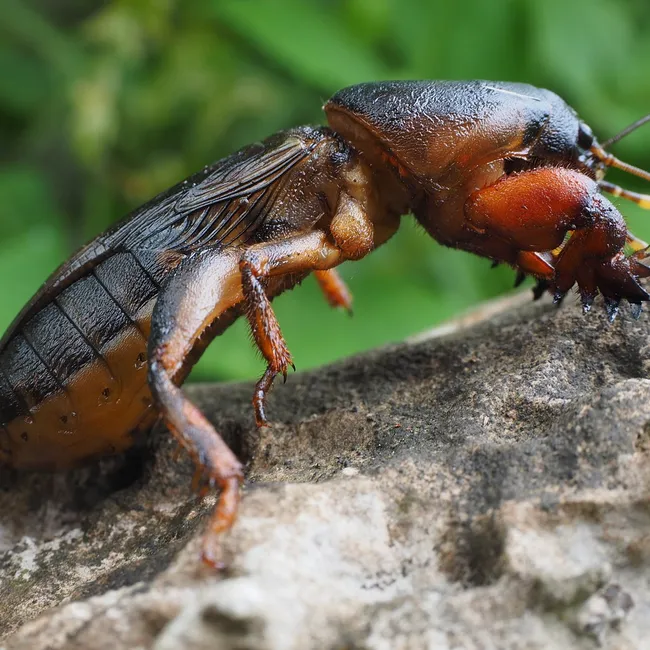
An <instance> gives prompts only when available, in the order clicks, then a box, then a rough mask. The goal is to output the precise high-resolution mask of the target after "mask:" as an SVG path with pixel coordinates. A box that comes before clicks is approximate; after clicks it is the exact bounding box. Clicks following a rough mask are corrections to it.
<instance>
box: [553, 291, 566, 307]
mask: <svg viewBox="0 0 650 650" xmlns="http://www.w3.org/2000/svg"><path fill="white" fill-rule="evenodd" d="M564 296H566V293H564V292H563V291H556V292H555V293H554V294H553V304H554V305H557V306H558V307H559V306H560V305H561V304H562V301H563V300H564Z"/></svg>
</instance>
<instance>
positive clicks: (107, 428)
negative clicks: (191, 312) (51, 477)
mask: <svg viewBox="0 0 650 650" xmlns="http://www.w3.org/2000/svg"><path fill="white" fill-rule="evenodd" d="M139 257H142V258H143V259H142V260H141V259H139ZM147 266H150V265H149V264H148V263H147V256H146V255H142V256H139V255H138V254H137V253H135V254H134V253H131V252H124V253H118V254H116V255H114V256H112V257H110V258H108V259H107V260H105V261H103V262H101V263H100V264H98V265H97V266H96V267H95V268H94V269H92V270H91V271H90V272H89V273H88V274H86V275H85V276H83V277H81V278H80V279H78V280H76V281H75V282H73V283H72V284H71V285H70V286H68V287H66V288H65V289H63V290H62V291H61V292H60V293H59V294H58V295H56V296H55V297H53V298H52V300H51V302H49V303H48V304H47V305H45V306H44V307H43V308H42V309H40V310H39V311H38V312H37V313H36V314H34V315H33V316H32V317H30V318H29V319H28V320H27V321H26V322H25V323H22V324H21V325H20V326H19V327H18V329H17V330H16V332H15V333H14V335H13V336H12V337H11V339H10V340H9V341H8V342H7V344H6V345H5V347H4V349H3V350H2V351H0V417H1V418H2V425H3V429H2V430H0V431H2V433H0V450H2V451H1V452H0V453H2V455H3V456H5V457H6V456H9V459H8V460H9V463H10V464H11V465H13V466H15V467H63V466H69V465H73V464H75V463H76V462H77V461H81V460H84V459H87V458H88V457H92V456H94V455H100V454H106V453H111V452H114V451H119V450H120V449H123V448H125V447H127V446H129V444H130V437H129V436H128V434H129V433H130V432H131V431H132V430H133V429H135V428H137V426H138V425H139V424H140V422H141V421H142V420H143V418H145V417H146V415H147V412H148V411H150V410H151V400H150V397H149V391H148V387H147V383H146V374H147V373H146V365H147V364H146V351H147V338H148V336H149V323H150V319H151V311H152V309H153V303H154V302H155V298H156V296H157V294H158V290H159V278H160V276H161V274H160V273H156V271H157V270H159V269H152V270H148V269H147V268H146V267H147ZM156 275H157V276H158V278H157V277H156ZM107 411H109V412H107ZM107 416H110V417H107Z"/></svg>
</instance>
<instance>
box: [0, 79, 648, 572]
mask: <svg viewBox="0 0 650 650" xmlns="http://www.w3.org/2000/svg"><path fill="white" fill-rule="evenodd" d="M325 112H326V113H327V117H328V121H329V124H330V127H331V128H327V127H319V128H310V127H300V128H296V129H291V130H289V131H285V132H282V133H278V134H276V135H274V136H272V137H271V138H269V139H268V140H266V141H265V142H263V143H261V144H256V145H252V146H250V147H247V148H245V149H242V150H241V151H239V152H237V153H235V154H233V155H231V156H229V157H228V158H226V159H224V160H221V161H219V162H217V163H216V164H214V165H212V166H211V167H209V168H206V169H205V170H204V171H203V172H201V173H199V174H196V175H194V176H192V177H190V178H189V179H187V180H186V181H184V182H182V183H181V184H179V185H177V186H176V187H173V188H172V189H170V190H168V191H167V192H164V193H163V194H161V195H160V196H158V197H156V198H155V199H153V200H152V201H151V202H149V203H148V204H146V205H144V206H143V207H141V208H140V209H138V210H136V211H135V212H134V213H132V214H131V215H130V216H129V217H128V218H127V219H126V220H125V221H123V222H122V223H120V224H118V225H117V226H115V227H113V228H112V229H110V230H109V231H108V232H106V233H104V234H102V235H100V236H99V237H97V238H96V239H95V240H93V241H92V242H91V243H90V244H89V245H88V246H86V247H85V248H83V249H82V250H81V251H79V252H78V253H77V254H76V255H75V256H74V257H72V258H71V259H70V260H69V261H68V262H67V263H66V264H64V265H63V266H62V267H61V268H60V269H58V270H57V271H56V272H55V273H54V275H52V277H51V278H50V279H49V281H48V282H47V283H46V284H45V285H44V287H43V288H42V289H41V290H40V291H39V292H38V293H37V294H36V296H35V297H34V298H33V299H32V301H31V302H30V303H29V304H28V305H27V306H26V307H25V309H24V310H23V311H22V313H21V314H20V315H19V317H18V318H17V319H16V321H15V322H14V324H13V325H12V326H11V328H10V329H9V331H8V332H7V333H6V334H5V336H4V339H3V341H2V343H1V348H0V417H1V428H0V460H2V461H4V462H5V463H7V464H9V465H10V466H13V467H18V468H22V467H28V468H29V467H32V468H48V469H49V468H51V469H56V468H64V467H69V466H72V465H75V464H78V463H80V462H82V461H85V460H87V459H90V458H94V457H97V456H99V455H102V454H110V453H116V452H119V451H122V450H124V449H126V448H128V447H129V446H130V445H131V444H132V442H133V437H134V434H135V433H136V432H137V431H139V430H142V429H145V428H147V427H150V426H151V425H152V423H153V422H154V421H155V420H156V418H157V417H158V416H161V417H162V419H163V420H164V421H165V423H166V424H167V426H168V427H169V429H170V430H171V432H172V433H173V435H174V436H175V437H176V439H177V440H178V441H179V443H180V444H181V445H182V447H184V448H185V449H186V450H187V451H188V452H189V454H190V455H191V457H192V458H193V459H194V461H195V463H196V466H197V473H198V474H197V476H199V477H203V478H205V479H207V481H208V483H209V484H210V485H211V486H214V487H215V488H218V489H219V490H220V496H219V501H218V504H217V507H216V510H215V513H214V515H213V517H212V520H211V522H210V527H209V532H208V534H207V535H206V538H205V545H204V557H205V559H206V560H207V561H209V562H215V561H216V548H217V547H216V543H215V542H216V536H217V534H218V533H220V532H221V531H224V530H226V529H227V528H229V527H230V526H231V525H232V523H233V521H234V519H235V516H236V512H237V505H238V501H239V489H240V483H241V482H242V480H243V472H242V466H241V464H240V462H239V461H238V460H237V458H236V457H235V455H234V454H233V453H232V452H231V451H230V449H229V448H228V447H227V446H226V445H225V444H224V442H223V441H222V439H221V437H220V436H219V434H218V433H217V432H216V431H215V430H214V428H213V427H212V425H211V424H210V423H209V422H208V421H207V420H206V418H205V417H204V416H203V415H202V414H201V412H200V411H199V410H198V409H197V408H196V407H195V406H194V405H193V404H192V403H191V402H190V401H189V400H188V399H187V398H186V397H184V395H183V393H182V392H181V391H180V389H179V385H180V384H181V383H182V382H183V380H184V379H185V378H186V376H187V374H188V372H189V370H190V368H191V367H192V365H193V364H194V363H195V361H196V360H197V359H198V357H199V356H200V355H201V353H202V352H203V350H204V349H205V347H206V346H207V345H208V343H209V342H210V341H211V340H212V339H213V338H214V337H215V336H216V335H218V334H220V333H221V332H223V331H224V330H225V329H226V328H227V327H228V326H229V325H230V324H231V323H232V322H233V321H234V320H235V319H236V318H237V317H238V316H240V315H242V314H245V315H246V317H247V318H248V321H249V323H250V326H251V329H252V332H253V336H254V338H255V341H256V343H257V345H258V346H259V349H260V350H261V352H262V354H263V355H264V357H265V359H266V361H267V363H268V366H267V369H266V372H265V373H264V375H263V377H262V378H261V379H260V381H259V382H258V383H257V386H256V389H255V394H254V398H253V404H254V410H255V419H256V422H257V424H258V425H260V426H261V425H264V424H266V422H267V421H266V416H265V413H264V402H265V397H266V394H267V392H268V390H269V389H270V387H271V384H272V382H273V379H274V377H275V376H276V375H277V374H285V375H286V372H287V369H288V367H289V366H290V365H291V364H292V362H291V356H290V354H289V351H288V349H287V347H286V345H285V342H284V339H283V338H282V334H281V332H280V328H279V326H278V323H277V320H276V318H275V315H274V313H273V310H272V308H271V302H270V301H271V299H272V298H273V297H274V296H276V295H278V294H279V293H281V292H282V291H284V290H285V289H288V288H291V287H293V286H294V285H295V284H296V283H298V282H299V281H300V280H301V279H302V278H304V277H305V276H306V275H307V274H309V273H311V272H314V273H315V274H316V277H317V279H318V282H319V283H320V286H321V287H322V289H323V291H324V293H325V295H326V297H327V298H328V300H329V302H330V303H331V304H333V305H341V306H349V301H350V298H349V294H348V293H347V290H346V288H345V286H344V285H343V283H342V282H341V280H340V279H339V277H338V276H337V275H336V271H335V270H334V269H335V267H336V266H337V265H339V264H340V263H341V262H344V261H346V260H356V259H359V258H361V257H363V256H365V255H367V254H368V253H369V252H370V251H372V250H373V249H375V248H376V247H377V246H379V245H381V244H383V243H384V242H385V241H386V240H387V239H389V238H390V237H391V236H392V235H393V233H394V232H395V231H396V230H397V228H398V226H399V223H400V218H401V215H403V214H406V213H408V212H412V213H413V214H414V215H415V217H416V219H417V220H418V221H419V222H420V223H421V224H422V225H423V226H424V228H425V229H426V230H427V231H428V232H429V233H430V234H431V235H432V236H433V237H434V238H435V239H437V240H438V241H440V242H442V243H443V244H446V245H448V246H453V247H456V248H461V249H464V250H468V251H472V252H474V253H477V254H479V255H483V256H485V257H488V258H490V259H492V260H494V261H497V262H505V263H508V264H510V265H512V266H513V267H514V268H515V269H517V270H518V271H519V273H520V274H526V275H533V276H535V277H536V278H537V279H538V280H539V282H540V283H541V284H540V286H541V288H542V289H548V290H550V291H551V292H552V293H553V294H554V295H555V296H556V297H557V298H560V297H561V296H562V295H564V293H565V292H567V291H568V290H569V289H570V288H571V287H572V286H573V285H575V284H577V286H578V288H579V290H580V293H581V296H582V300H583V303H584V305H585V308H586V309H588V308H589V306H590V305H591V303H592V301H593V299H594V297H595V296H596V295H597V294H598V293H601V294H602V295H603V296H604V298H605V301H606V306H607V308H608V311H609V313H610V315H611V316H614V315H615V313H616V310H617V309H618V304H619V302H620V300H621V299H627V300H628V301H629V303H630V304H631V305H632V307H633V309H634V311H635V312H637V311H638V310H639V309H640V305H641V303H642V302H643V301H646V300H648V299H649V295H648V293H647V292H646V290H645V289H644V288H643V287H642V286H641V284H640V282H639V279H640V278H644V277H647V276H649V275H650V269H649V268H648V267H647V266H645V265H644V264H643V263H642V261H641V259H642V258H643V257H644V255H645V250H646V245H645V244H644V243H643V242H640V241H639V240H637V239H636V238H634V237H633V236H632V235H631V234H630V233H628V231H627V228H626V225H625V222H624V220H623V217H622V216H621V214H620V213H619V212H618V210H617V209H616V208H615V207H614V206H613V205H612V204H611V203H610V202H609V201H608V200H607V199H606V198H605V197H604V196H603V195H602V193H601V190H605V191H608V192H610V193H613V194H615V195H619V196H623V197H626V198H628V199H631V200H633V201H635V202H636V203H638V204H640V205H642V206H644V207H650V197H648V196H644V195H639V194H635V193H632V192H628V191H625V190H622V189H621V188H619V187H616V186H614V185H611V184H610V183H607V182H605V181H604V180H603V177H604V174H605V171H606V168H607V167H608V166H618V167H622V168H624V169H627V170H628V171H630V172H632V173H634V174H636V175H638V176H641V177H643V178H645V179H650V174H648V173H647V172H643V171H641V170H638V169H636V168H633V167H631V166H629V165H625V164H624V163H621V162H620V161H618V160H617V159H616V158H614V157H613V156H612V155H611V154H609V153H607V152H606V151H605V149H604V148H603V147H602V146H601V145H599V144H598V142H597V141H596V140H595V139H594V137H593V135H592V133H591V131H590V129H589V127H588V126H587V125H586V124H584V123H583V122H581V121H580V119H579V118H578V117H577V116H576V114H575V112H574V111H573V110H572V109H571V108H570V107H569V106H568V105H567V104H566V103H565V102H564V101H563V100H562V99H560V97H558V96H557V95H555V94H553V93H552V92H550V91H547V90H542V89H538V88H534V87H532V86H528V85H524V84H514V83H492V82H484V81H472V82H431V81H420V82H417V81H411V82H409V81H400V82H386V83H369V84H362V85H359V86H353V87H350V88H347V89H345V90H342V91H340V92H339V93H337V94H336V95H334V97H332V98H331V99H330V100H329V101H328V102H327V104H326V105H325ZM626 243H627V244H629V245H630V246H631V248H632V250H633V253H632V254H631V255H630V256H626V255H625V253H624V247H625V245H626Z"/></svg>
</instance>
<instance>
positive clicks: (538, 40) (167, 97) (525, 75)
mask: <svg viewBox="0 0 650 650" xmlns="http://www.w3.org/2000/svg"><path fill="white" fill-rule="evenodd" d="M389 78H396V79H402V78H432V79H466V78H486V79H498V80H515V81H526V82H529V83H532V84H535V85H539V86H545V87H548V88H551V89H552V90H554V91H556V92H558V93H559V94H561V95H562V96H563V97H564V98H565V99H566V100H567V101H568V102H569V103H570V104H572V105H573V106H574V107H575V108H576V109H577V110H578V111H579V112H580V114H581V115H582V116H583V118H585V119H586V120H587V121H588V122H589V123H590V124H591V126H592V127H593V129H594V131H595V132H596V133H597V134H598V135H599V136H600V137H601V139H604V138H606V137H609V136H610V135H612V134H614V133H615V132H617V131H618V130H620V129H622V128H623V127H624V126H626V125H627V124H628V123H630V122H632V121H633V120H635V119H636V118H638V117H640V116H641V115H644V114H645V113H648V112H649V111H650V4H649V3H648V0H543V1H535V2H526V1H524V0H490V1H489V2H486V1H485V0H465V1H459V2H455V3H452V2H447V1H442V2H438V1H426V0H421V1H418V0H337V1H335V0H275V1H272V0H267V1H265V0H232V1H228V0H202V1H199V0H128V1H126V0H122V1H120V0H113V1H109V2H98V1H97V0H58V1H48V0H33V1H32V2H18V1H17V0H3V1H2V20H1V21H0V156H1V165H2V167H1V169H0V277H1V278H2V281H1V285H2V290H1V291H0V296H1V300H0V321H1V322H0V325H1V326H2V328H3V329H4V327H6V325H7V324H8V323H9V322H10V321H11V320H12V318H13V316H14V315H15V314H16V313H17V312H18V310H19V309H20V308H21V306H22V305H23V303H24V302H25V301H26V300H28V299H29V297H30V296H31V294H32V293H33V292H34V291H35V290H36V289H37V288H38V286H39V285H40V283H41V282H42V281H43V280H44V279H45V278H46V276H47V275H48V274H49V273H50V272H51V271H52V270H53V269H54V268H55V267H56V266H58V264H59V263H60V262H61V261H63V260H64V259H65V258H66V257H67V256H68V255H69V254H70V253H71V252H72V251H73V250H74V249H75V248H77V247H78V246H80V245H81V244H82V243H84V242H85V241H86V240H88V239H89V238H91V237H92V236H94V235H95V234H97V233H98V232H99V231H101V230H102V229H104V228H105V227H106V226H107V225H108V224H110V223H111V222H113V221H115V220H116V219H119V218H121V217H122V216H123V215H125V214H126V213H127V212H129V211H130V210H132V209H133V208H135V207H137V206H138V205H139V204H141V203H143V202H144V201H146V200H148V199H149V198H151V197H152V196H153V195H155V194H156V193H157V192H159V191H161V190H164V189H165V188H167V187H168V186H170V185H172V184H174V183H176V182H177V181H179V180H180V179H182V178H183V177H185V176H186V175H188V174H189V173H191V172H193V171H195V170H197V169H200V168H201V167H202V166H203V165H205V164H206V163H209V162H211V161H213V160H215V159H217V158H220V157H222V156H224V155H226V154H228V153H230V152H232V151H234V150H236V149H238V148H239V147H241V146H243V145H245V144H248V143H250V142H253V141H255V140H258V139H261V138H263V137H265V136H267V135H269V134H271V133H273V132H274V131H277V130H279V129H283V128H287V127H290V126H293V125H298V124H306V123H307V124H308V123H320V122H322V120H323V116H322V114H321V111H320V107H321V106H322V104H323V102H324V100H325V99H326V98H327V97H328V96H329V95H330V94H332V93H333V92H334V91H336V90H337V89H339V88H341V87H343V86H347V85H349V84H353V83H356V82H361V81H368V80H377V79H389ZM615 151H616V153H618V154H619V155H620V156H621V157H623V158H625V159H626V160H628V161H629V162H632V163H634V164H637V165H640V166H644V167H645V168H649V167H650V126H648V127H646V128H645V129H642V130H640V131H638V132H636V133H635V134H634V135H633V136H630V137H629V138H628V139H627V140H625V141H623V142H621V143H620V144H619V145H617V146H616V149H615ZM612 177H613V178H614V179H615V180H618V181H621V180H623V182H624V183H625V185H626V186H627V187H630V188H632V189H637V190H638V191H643V186H642V185H640V184H639V183H635V182H634V179H632V178H623V177H622V176H620V175H618V176H617V175H616V174H612ZM646 191H647V188H646ZM623 211H624V214H626V215H627V216H629V222H630V223H631V225H632V228H633V229H634V230H635V232H636V233H637V234H638V235H639V236H640V237H643V238H646V239H648V238H650V224H649V217H650V214H648V213H646V214H645V215H643V214H641V213H640V211H639V210H637V209H636V207H635V206H633V205H631V204H629V203H625V205H624V206H623ZM489 267H490V264H489V262H488V261H487V260H483V259H479V258H476V257H474V256H471V255H469V254H466V253H461V252H458V251H452V250H448V249H443V248H442V247H440V246H438V245H437V244H435V243H434V242H432V241H431V240H430V239H429V238H428V237H426V236H425V235H424V233H423V232H420V231H418V229H417V228H416V227H415V226H414V225H413V224H412V223H411V220H405V222H404V227H403V229H402V231H401V232H400V233H399V234H398V235H397V237H396V238H395V239H394V240H392V241H391V242H389V243H388V244H387V245H386V246H385V247H384V248H383V249H381V250H379V251H377V252H376V253H374V254H373V255H371V256H369V257H368V258H367V259H365V260H363V261H361V262H355V263H349V264H346V265H344V267H343V268H342V273H343V275H344V277H345V278H346V280H347V281H348V283H349V285H350V287H351V289H352V291H353V293H354V296H355V315H354V318H353V319H349V318H348V317H347V316H346V315H345V314H342V313H339V312H335V311H332V310H330V309H329V308H328V307H327V305H326V304H325V301H324V300H323V299H322V297H321V296H320V294H319V292H318V291H317V288H316V286H315V282H314V281H313V278H310V279H308V280H307V281H306V282H305V283H304V285H303V286H302V287H300V288H298V289H296V290H295V291H293V292H290V293H289V294H287V295H285V296H282V297H281V298H279V299H278V301H276V303H275V305H276V309H277V313H278V316H279V319H280V322H281V324H282V327H283V330H284V333H285V336H286V338H287V341H288V343H289V347H290V348H291V350H292V352H293V354H294V358H295V360H296V363H297V365H298V367H300V368H305V367H309V366H313V365H317V364H321V363H324V362H326V361H328V360H331V359H333V358H337V357H341V356H344V355H347V354H350V353H352V352H355V351H358V350H361V349H365V348H370V347H372V346H376V345H378V344H380V343H383V342H386V341H394V340H400V339H402V338H403V337H404V336H406V335H408V334H411V333H414V332H417V331H420V330H423V329H426V328H429V327H431V326H433V325H435V324H436V323H438V322H440V321H441V320H444V319H446V318H449V317H451V316H453V315H454V314H455V313H457V312H459V311H461V310H463V309H466V308H468V307H469V306H471V305H473V304H474V303H476V302H477V301H480V300H483V299H486V298H488V297H491V296H494V295H497V294H499V293H502V292H504V291H507V290H509V289H510V287H511V285H512V281H513V277H514V276H513V273H512V271H510V270H509V269H505V268H499V269H496V270H494V271H489ZM261 371H262V363H261V361H260V360H259V359H258V358H257V355H256V353H255V352H254V351H253V349H252V347H251V345H250V343H249V341H248V335H247V331H246V327H245V323H244V322H240V323H238V324H237V325H236V326H235V327H234V328H232V329H231V330H230V331H228V332H227V333H226V334H225V335H224V337H223V338H222V339H220V340H217V341H215V343H214V344H213V345H212V346H211V348H210V349H209V351H208V352H207V353H206V355H205V356H204V358H203V359H202V361H201V363H200V365H199V366H198V367H197V369H196V371H195V373H194V374H193V378H194V379H196V378H201V379H208V378H210V379H225V378H236V377H254V376H257V375H258V374H259V373H260V372H261Z"/></svg>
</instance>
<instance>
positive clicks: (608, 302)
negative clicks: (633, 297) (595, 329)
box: [605, 298, 621, 323]
mask: <svg viewBox="0 0 650 650" xmlns="http://www.w3.org/2000/svg"><path fill="white" fill-rule="evenodd" d="M620 302H621V301H620V300H615V299H614V298H605V311H606V312H607V319H608V320H609V322H610V323H613V322H614V321H615V320H616V316H618V306H619V304H620Z"/></svg>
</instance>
